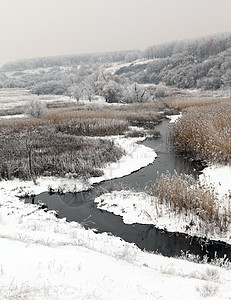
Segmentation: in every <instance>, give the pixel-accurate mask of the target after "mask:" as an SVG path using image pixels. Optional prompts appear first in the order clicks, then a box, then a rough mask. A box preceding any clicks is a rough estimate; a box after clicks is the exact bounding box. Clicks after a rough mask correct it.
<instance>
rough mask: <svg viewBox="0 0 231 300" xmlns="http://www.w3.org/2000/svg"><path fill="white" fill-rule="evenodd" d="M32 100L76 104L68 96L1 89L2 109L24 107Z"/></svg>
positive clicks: (0, 106)
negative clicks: (38, 94)
mask: <svg viewBox="0 0 231 300" xmlns="http://www.w3.org/2000/svg"><path fill="white" fill-rule="evenodd" d="M31 99H39V100H41V101H44V102H45V103H46V102H47V103H48V102H49V103H50V102H75V100H74V99H71V98H70V97H68V96H63V95H40V96H37V95H35V94H32V93H31V92H30V91H29V90H26V89H16V88H15V89H0V108H1V109H12V108H14V107H22V106H24V105H25V104H26V103H27V102H28V101H29V100H31Z"/></svg>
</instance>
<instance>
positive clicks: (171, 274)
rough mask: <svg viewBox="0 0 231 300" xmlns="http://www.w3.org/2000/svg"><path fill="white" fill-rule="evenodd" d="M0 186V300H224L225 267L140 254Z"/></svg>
mask: <svg viewBox="0 0 231 300" xmlns="http://www.w3.org/2000/svg"><path fill="white" fill-rule="evenodd" d="M11 188H12V189H11V190H10V189H8V191H7V190H3V189H1V198H0V201H1V202H0V203H1V211H0V212H1V217H0V249H1V252H0V254H1V255H0V299H57V300H58V299H68V300H69V299H109V298H110V299H141V300H142V299H145V300H146V299H171V300H174V299H179V298H183V299H186V298H187V299H193V300H194V299H203V298H204V297H205V296H211V298H210V299H230V295H231V276H230V275H231V273H230V270H228V269H225V268H219V267H217V266H213V265H208V264H196V263H193V262H189V261H186V260H181V259H175V258H167V257H162V256H160V255H155V254H151V253H146V252H142V251H141V250H139V249H138V248H137V247H135V246H134V245H132V244H129V243H126V242H124V241H122V240H121V239H119V238H116V237H113V236H110V235H108V234H106V233H103V234H96V233H94V232H93V231H92V230H85V229H84V228H83V227H82V226H81V225H79V224H77V223H76V222H69V223H68V222H66V220H65V219H57V218H56V217H55V216H54V213H53V212H52V211H48V212H44V211H43V210H40V209H38V207H37V206H33V205H31V204H24V203H23V202H22V201H20V200H19V199H17V198H16V197H15V196H14V193H15V189H14V185H13V184H12V186H11Z"/></svg>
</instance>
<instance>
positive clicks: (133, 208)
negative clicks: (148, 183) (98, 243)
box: [95, 166, 231, 244]
mask: <svg viewBox="0 0 231 300" xmlns="http://www.w3.org/2000/svg"><path fill="white" fill-rule="evenodd" d="M200 181H201V183H203V184H205V185H206V186H210V188H214V189H215V192H216V193H217V195H219V196H218V200H219V201H220V203H219V205H220V211H222V210H223V209H224V208H226V209H227V210H228V209H230V207H231V203H230V202H231V199H230V196H229V195H230V193H231V186H230V182H231V167H229V166H211V167H208V168H205V169H204V171H203V173H202V174H201V175H200ZM95 202H96V203H98V205H97V206H98V208H100V209H103V210H107V211H110V212H112V213H114V214H116V215H120V216H122V217H123V220H124V222H125V223H127V224H133V223H142V224H154V225H155V226H156V227H158V228H161V229H162V228H163V229H166V230H168V231H174V232H183V233H187V234H190V235H192V236H194V235H196V236H202V237H205V236H206V237H207V238H210V239H215V240H222V241H225V242H227V243H229V244H230V243H231V226H230V225H229V228H228V230H227V231H226V232H223V233H221V232H220V231H219V230H218V228H215V229H214V228H213V226H210V228H208V226H207V225H206V224H204V225H203V221H202V220H201V219H200V218H199V217H198V216H197V215H196V214H195V213H191V214H184V213H182V214H176V213H175V212H173V211H172V210H171V209H170V207H167V206H165V205H161V204H159V203H158V201H157V199H155V197H153V196H150V195H148V194H146V193H144V192H139V193H138V192H133V191H114V192H112V193H106V194H103V195H101V196H100V197H98V198H96V199H95ZM198 224H200V226H199V225H198ZM210 229H211V231H210Z"/></svg>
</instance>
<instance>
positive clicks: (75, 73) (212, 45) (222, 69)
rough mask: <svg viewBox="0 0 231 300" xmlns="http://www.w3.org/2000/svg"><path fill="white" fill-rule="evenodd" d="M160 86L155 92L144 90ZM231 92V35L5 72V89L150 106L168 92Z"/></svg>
mask: <svg viewBox="0 0 231 300" xmlns="http://www.w3.org/2000/svg"><path fill="white" fill-rule="evenodd" d="M147 84H152V85H153V86H155V87H156V88H155V89H154V93H151V94H150V91H149V90H147V88H145V87H144V86H145V85H147ZM168 87H175V88H179V89H201V90H205V91H206V90H219V89H223V90H230V89H231V34H229V33H227V34H220V35H215V36H209V37H205V38H199V39H194V40H183V41H174V42H170V43H165V44H160V45H154V46H150V47H148V48H147V49H145V50H144V51H139V50H131V51H117V52H108V53H93V54H86V55H84V54H83V55H66V56H56V57H42V58H34V59H27V60H19V61H16V62H10V63H7V64H5V65H4V66H3V67H2V68H0V88H26V89H29V90H31V92H32V93H35V94H38V95H41V94H56V95H68V96H70V97H74V98H75V99H76V100H79V99H80V98H82V97H85V98H87V99H89V100H91V98H92V97H93V96H94V95H99V96H103V97H105V98H106V100H107V101H108V102H118V101H125V102H145V101H147V100H149V99H150V97H162V96H165V94H166V93H165V89H166V88H168Z"/></svg>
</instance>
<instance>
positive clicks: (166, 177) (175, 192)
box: [149, 171, 231, 231]
mask: <svg viewBox="0 0 231 300" xmlns="http://www.w3.org/2000/svg"><path fill="white" fill-rule="evenodd" d="M149 191H150V193H151V194H154V195H155V196H156V197H157V199H158V201H159V203H160V204H161V205H165V206H167V207H169V208H170V210H172V211H174V212H176V213H184V214H186V215H188V214H189V213H194V214H195V215H197V216H198V217H199V218H200V219H201V220H202V221H204V222H205V223H207V225H208V227H210V228H215V227H217V228H219V230H220V231H225V230H226V229H227V227H228V225H229V224H230V222H231V215H230V209H229V211H228V210H226V209H224V211H221V210H220V209H219V205H218V199H217V198H216V194H215V192H214V190H212V189H208V188H206V187H204V186H202V185H201V184H199V183H198V182H197V181H196V180H195V179H194V178H193V177H192V176H190V175H182V174H181V175H178V174H177V172H176V171H175V173H174V174H170V173H166V174H161V175H160V177H159V178H158V179H157V180H156V181H155V182H154V183H151V186H150V190H149Z"/></svg>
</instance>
